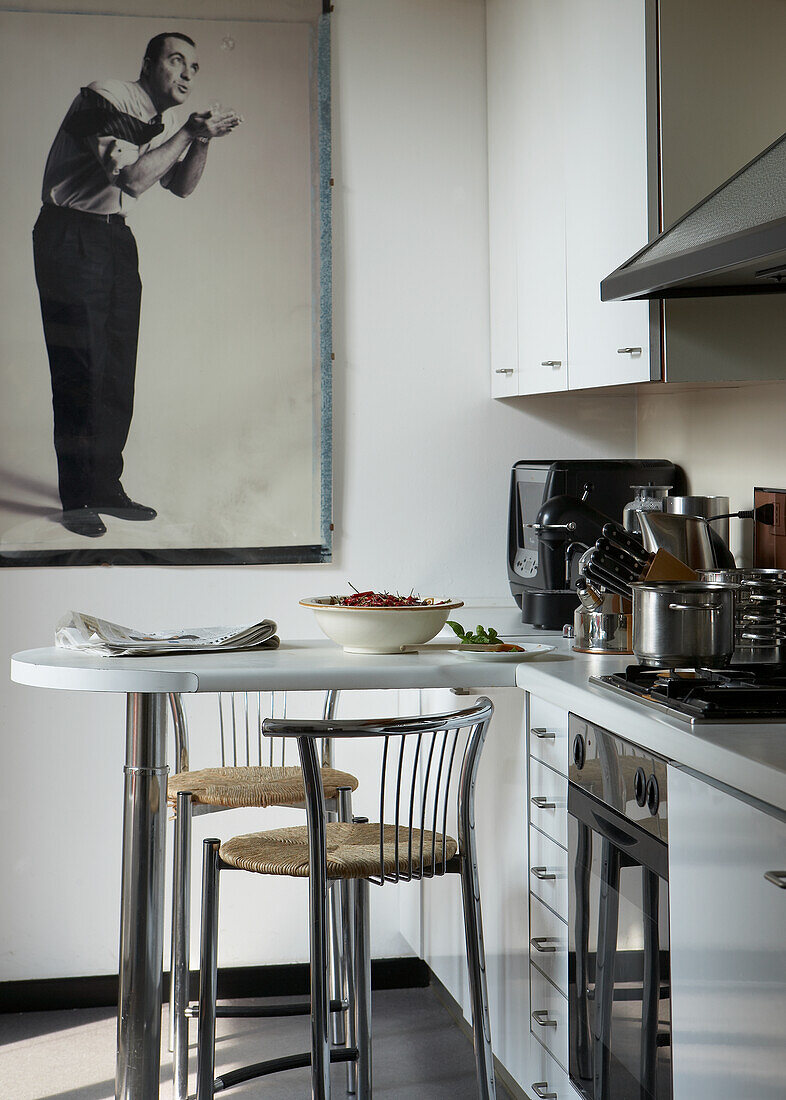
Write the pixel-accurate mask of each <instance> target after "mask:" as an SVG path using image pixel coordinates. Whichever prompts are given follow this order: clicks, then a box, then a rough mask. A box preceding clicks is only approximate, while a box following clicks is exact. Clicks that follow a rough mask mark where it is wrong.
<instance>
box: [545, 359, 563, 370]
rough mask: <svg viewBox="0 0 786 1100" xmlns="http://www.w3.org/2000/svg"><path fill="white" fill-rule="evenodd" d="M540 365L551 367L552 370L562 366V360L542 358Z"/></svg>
mask: <svg viewBox="0 0 786 1100" xmlns="http://www.w3.org/2000/svg"><path fill="white" fill-rule="evenodd" d="M540 365H541V366H542V367H551V368H552V369H553V370H556V369H557V367H561V366H562V360H561V359H544V360H543V362H542V363H541V364H540Z"/></svg>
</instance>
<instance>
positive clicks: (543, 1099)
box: [532, 1081, 558, 1100]
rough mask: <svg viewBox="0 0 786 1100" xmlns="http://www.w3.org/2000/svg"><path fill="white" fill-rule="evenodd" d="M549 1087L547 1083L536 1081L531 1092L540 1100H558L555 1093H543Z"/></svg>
mask: <svg viewBox="0 0 786 1100" xmlns="http://www.w3.org/2000/svg"><path fill="white" fill-rule="evenodd" d="M548 1087H549V1083H548V1081H536V1082H535V1083H534V1085H533V1086H532V1091H533V1092H534V1093H535V1095H536V1096H537V1097H539V1098H540V1100H558V1097H557V1094H556V1092H544V1091H543V1090H544V1089H547V1088H548Z"/></svg>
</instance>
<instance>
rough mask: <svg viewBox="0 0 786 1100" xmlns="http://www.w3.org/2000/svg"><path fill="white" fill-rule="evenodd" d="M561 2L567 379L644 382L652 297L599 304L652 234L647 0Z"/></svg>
mask: <svg viewBox="0 0 786 1100" xmlns="http://www.w3.org/2000/svg"><path fill="white" fill-rule="evenodd" d="M564 2H565V6H566V11H565V19H564V28H565V29H564V38H563V41H564V50H563V54H562V66H561V67H562V72H563V74H564V82H565V83H564V101H565V103H566V104H567V107H566V109H565V111H564V115H563V118H564V122H563V140H564V155H565V232H566V239H567V249H566V256H567V303H568V318H567V330H568V364H569V366H568V385H569V388H570V389H585V388H586V387H589V386H609V385H620V384H624V383H628V382H647V381H649V380H650V353H649V346H650V305H649V303H648V302H601V300H600V281H601V279H603V278H605V276H606V275H608V274H609V273H610V272H611V271H613V270H614V269H615V268H616V267H618V266H619V264H620V263H622V262H623V261H624V260H626V259H627V258H628V257H629V256H632V255H633V253H634V252H636V251H637V250H638V249H639V248H641V246H642V245H643V244H644V242H645V241H646V240H647V239H648V236H649V225H648V215H647V211H648V203H647V197H648V189H647V120H646V79H647V73H646V50H647V40H646V27H645V6H644V4H643V3H641V2H639V3H631V0H602V2H595V3H591V4H588V3H587V0H564Z"/></svg>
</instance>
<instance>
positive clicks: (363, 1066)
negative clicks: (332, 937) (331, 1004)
mask: <svg viewBox="0 0 786 1100" xmlns="http://www.w3.org/2000/svg"><path fill="white" fill-rule="evenodd" d="M352 886H353V889H352V893H353V894H354V900H355V934H354V941H355V943H354V947H355V958H354V969H355V982H356V985H355V1034H356V1037H357V1039H356V1041H357V1048H358V1063H357V1100H371V944H370V930H369V906H368V902H369V898H368V890H369V885H368V880H367V879H355V881H354V882H353V884H352Z"/></svg>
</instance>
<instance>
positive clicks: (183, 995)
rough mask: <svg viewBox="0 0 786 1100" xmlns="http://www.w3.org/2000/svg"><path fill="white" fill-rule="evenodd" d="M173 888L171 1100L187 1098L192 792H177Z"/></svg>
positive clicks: (170, 1001) (170, 996) (170, 1032)
mask: <svg viewBox="0 0 786 1100" xmlns="http://www.w3.org/2000/svg"><path fill="white" fill-rule="evenodd" d="M172 878H173V888H172V967H171V971H170V989H169V1034H170V1044H169V1049H170V1050H171V1051H173V1056H172V1075H173V1080H172V1094H173V1096H174V1100H186V1098H187V1096H188V1019H187V1017H186V1008H187V1007H188V1000H189V998H188V993H189V989H188V982H189V969H190V954H191V952H190V940H191V792H190V791H178V795H177V815H176V817H175V851H174V861H173V874H172Z"/></svg>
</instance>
